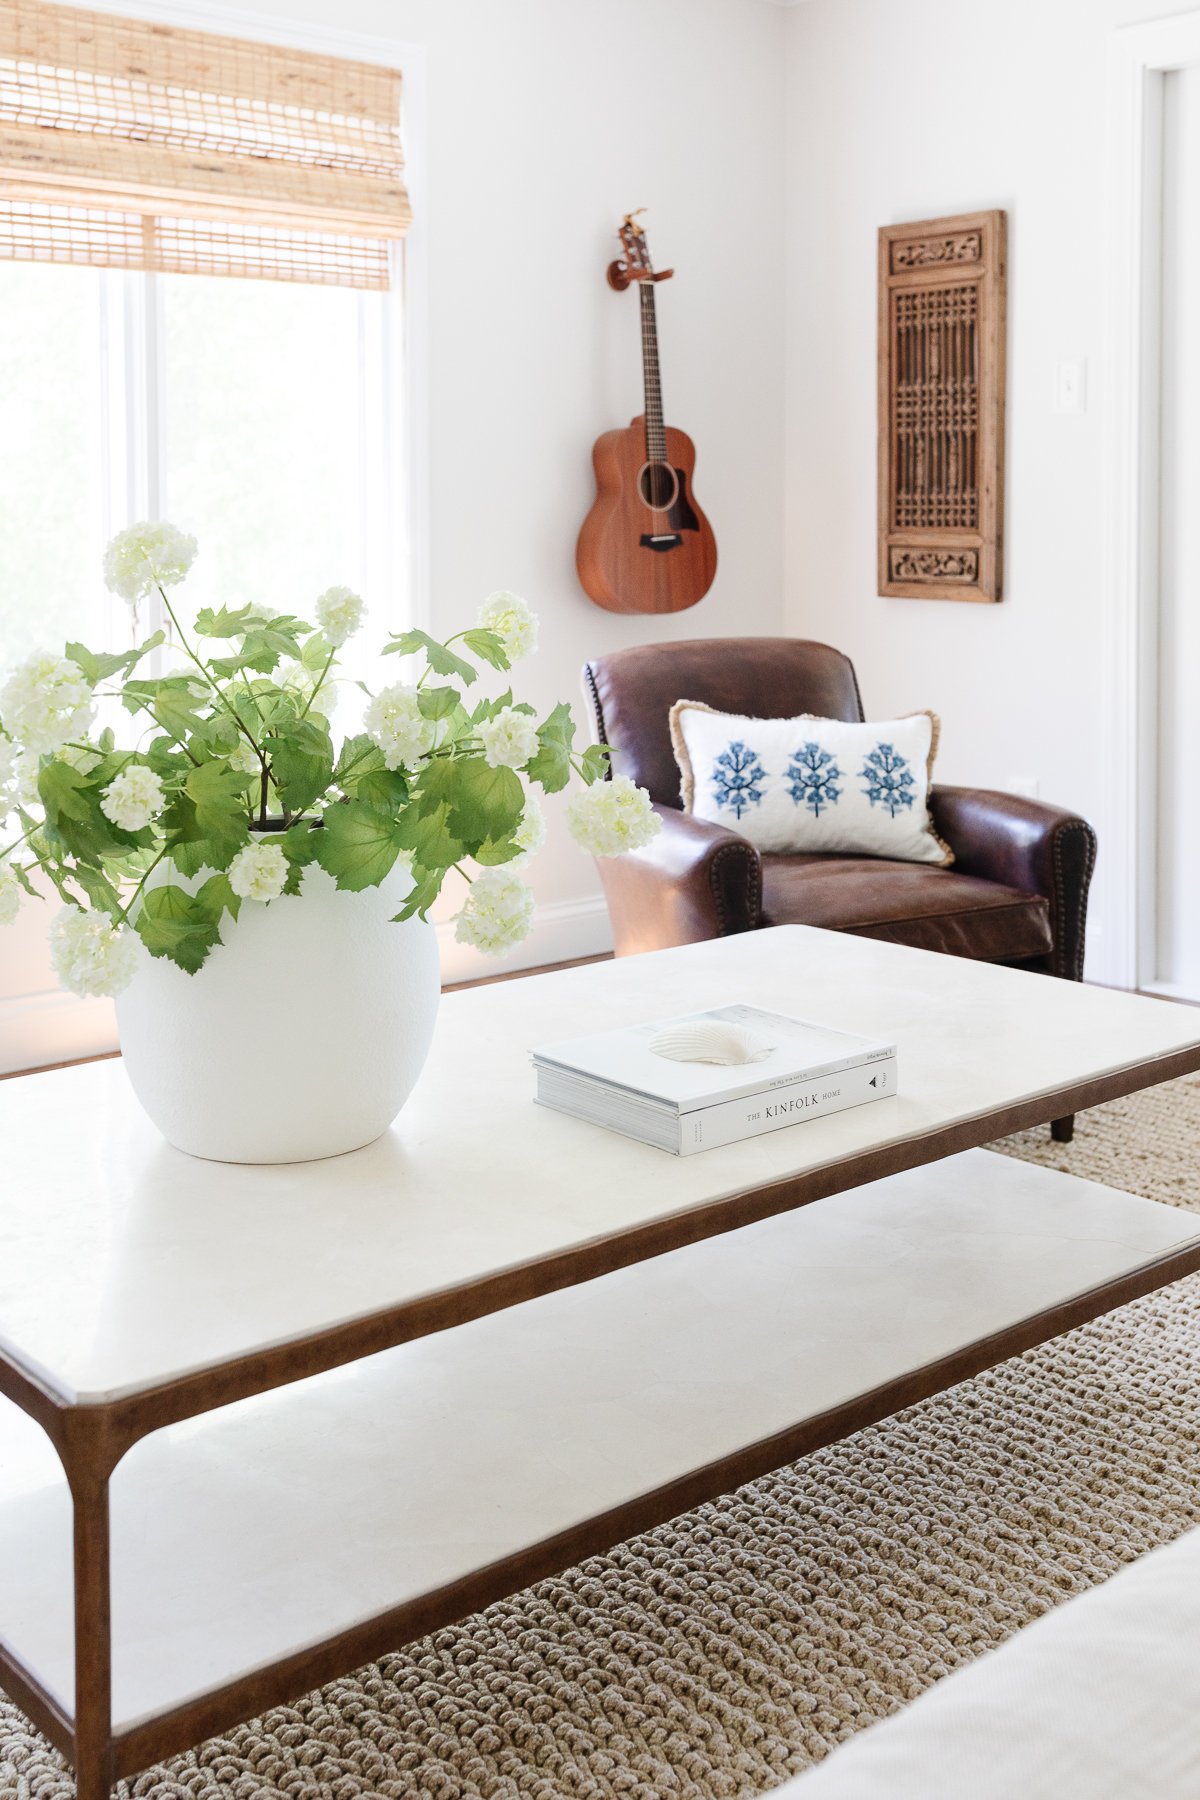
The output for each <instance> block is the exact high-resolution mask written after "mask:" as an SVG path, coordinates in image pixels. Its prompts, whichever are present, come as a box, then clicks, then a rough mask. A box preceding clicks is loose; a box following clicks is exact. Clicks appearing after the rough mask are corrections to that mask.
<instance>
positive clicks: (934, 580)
mask: <svg viewBox="0 0 1200 1800" xmlns="http://www.w3.org/2000/svg"><path fill="white" fill-rule="evenodd" d="M1005 260H1006V258H1005V218H1004V214H1003V213H1002V212H986V213H968V214H966V215H965V216H963V217H961V218H956V219H929V220H927V221H925V223H923V224H916V225H887V226H885V227H884V228H883V230H882V231H881V232H880V233H879V591H880V593H881V594H892V595H898V596H906V597H908V598H910V599H914V600H999V598H1000V585H1001V572H1002V570H1001V563H1002V554H1001V553H1002V532H1003V513H1004V336H1005V324H1004V315H1005Z"/></svg>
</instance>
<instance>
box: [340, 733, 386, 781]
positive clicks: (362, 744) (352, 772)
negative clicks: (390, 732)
mask: <svg viewBox="0 0 1200 1800" xmlns="http://www.w3.org/2000/svg"><path fill="white" fill-rule="evenodd" d="M386 767H387V764H386V763H385V762H384V760H383V751H382V750H381V749H380V748H379V746H378V744H376V743H375V741H374V740H373V739H372V738H369V737H368V736H367V734H366V732H365V731H360V732H359V733H358V734H357V736H355V737H348V738H347V739H346V741H345V743H344V744H343V745H342V753H341V755H340V756H339V757H338V759H337V766H336V768H335V769H334V771H333V779H334V783H335V784H336V786H338V787H340V788H342V789H343V790H347V789H348V788H349V787H350V786H352V785H353V784H354V783H355V782H358V781H360V780H361V779H362V777H363V776H364V775H366V774H369V773H370V772H371V770H373V769H383V768H386Z"/></svg>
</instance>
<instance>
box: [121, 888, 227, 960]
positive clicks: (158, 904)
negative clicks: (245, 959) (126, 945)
mask: <svg viewBox="0 0 1200 1800" xmlns="http://www.w3.org/2000/svg"><path fill="white" fill-rule="evenodd" d="M208 886H209V883H207V882H206V883H205V885H204V888H202V889H201V890H200V893H199V894H188V893H185V892H184V890H183V889H182V888H178V887H156V888H147V889H146V890H145V892H144V893H143V894H142V904H141V907H140V909H139V911H138V916H137V919H136V920H135V922H134V928H135V930H136V931H137V934H138V936H139V937H140V938H141V940H142V942H143V944H145V946H146V948H147V950H148V951H149V952H150V954H151V956H165V957H168V958H169V959H170V960H171V962H173V963H175V964H176V966H177V967H178V968H181V969H183V970H184V971H185V972H186V973H187V974H189V975H194V974H195V973H196V970H197V969H199V968H201V967H202V966H203V965H204V963H205V962H206V961H207V960H208V953H209V951H210V950H211V949H212V948H213V946H214V944H216V943H218V942H219V941H220V924H221V909H220V907H219V906H217V905H216V903H215V899H214V897H212V896H210V897H209V898H207V899H206V898H205V897H204V894H205V889H206V888H207V887H208Z"/></svg>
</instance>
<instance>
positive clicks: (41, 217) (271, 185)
mask: <svg viewBox="0 0 1200 1800" xmlns="http://www.w3.org/2000/svg"><path fill="white" fill-rule="evenodd" d="M410 217H411V214H410V211H409V204H408V194H407V191H406V189H405V185H404V160H403V156H402V154H401V148H400V73H399V71H398V70H396V69H389V68H383V67H380V66H377V65H375V64H372V63H359V62H347V61H343V60H342V59H341V58H338V57H333V56H316V55H311V54H309V53H307V52H305V51H298V50H286V49H280V48H278V47H276V46H274V45H269V44H258V43H251V42H249V41H247V40H246V39H243V38H229V37H218V36H214V35H212V34H210V33H208V32H199V31H177V30H176V29H174V27H171V26H165V25H155V24H150V23H148V22H146V21H144V20H135V19H122V18H118V17H115V16H113V15H111V14H108V13H99V12H90V11H83V10H81V9H78V8H74V7H66V6H58V5H50V4H47V0H0V258H9V259H11V258H19V259H21V260H24V261H37V262H70V263H93V264H102V265H105V266H107V267H117V268H129V269H162V270H171V271H175V272H182V273H187V274H206V275H252V276H262V277H266V278H270V279H275V280H283V281H308V282H318V283H327V284H334V285H338V286H344V287H366V288H382V287H386V286H387V285H388V260H389V259H388V242H389V240H391V239H394V238H399V237H403V235H404V233H405V231H406V230H407V228H408V224H409V220H410Z"/></svg>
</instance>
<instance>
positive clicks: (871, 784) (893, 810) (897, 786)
mask: <svg viewBox="0 0 1200 1800" xmlns="http://www.w3.org/2000/svg"><path fill="white" fill-rule="evenodd" d="M858 773H859V776H860V778H861V779H862V780H863V781H864V782H865V783H866V790H867V799H868V800H869V801H870V802H871V805H872V806H883V807H886V809H887V811H888V812H889V813H890V815H891V817H892V818H893V819H894V818H895V817H896V814H897V813H898V812H899V811H900V808H901V807H902V806H907V807H911V806H912V803H913V798H914V789H913V778H912V771H911V770H910V769H909V766H908V758H907V756H901V755H900V753H899V751H898V750H896V749H894V748H893V747H892V745H891V744H876V746H875V748H874V750H872V752H871V754H870V756H868V758H867V760H866V762H865V764H864V765H863V767H862V768H861V769H860V770H859V771H858Z"/></svg>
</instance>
